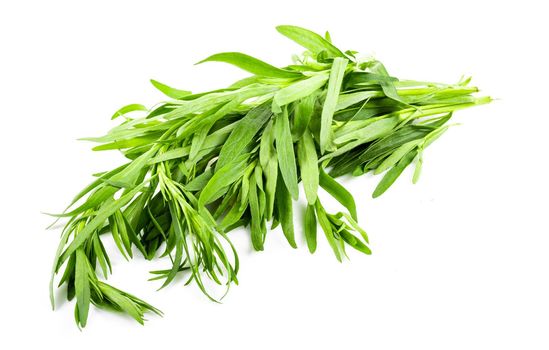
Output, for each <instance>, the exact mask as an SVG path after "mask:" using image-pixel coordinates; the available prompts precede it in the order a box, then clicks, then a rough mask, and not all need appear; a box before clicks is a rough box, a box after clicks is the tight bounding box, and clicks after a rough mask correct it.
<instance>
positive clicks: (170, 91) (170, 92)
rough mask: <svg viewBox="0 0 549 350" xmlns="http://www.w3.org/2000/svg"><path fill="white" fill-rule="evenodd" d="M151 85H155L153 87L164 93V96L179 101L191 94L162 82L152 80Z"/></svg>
mask: <svg viewBox="0 0 549 350" xmlns="http://www.w3.org/2000/svg"><path fill="white" fill-rule="evenodd" d="M151 84H153V86H154V87H155V88H157V89H158V90H159V91H160V92H162V93H163V94H164V95H166V96H168V97H171V98H175V99H179V98H181V97H184V96H188V95H190V94H191V92H190V91H187V90H179V89H175V88H173V87H170V86H168V85H166V84H162V83H161V82H159V81H157V80H154V79H151Z"/></svg>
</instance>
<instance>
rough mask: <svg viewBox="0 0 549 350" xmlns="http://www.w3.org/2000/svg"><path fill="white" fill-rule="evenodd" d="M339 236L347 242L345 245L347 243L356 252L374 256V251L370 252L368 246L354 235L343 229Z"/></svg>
mask: <svg viewBox="0 0 549 350" xmlns="http://www.w3.org/2000/svg"><path fill="white" fill-rule="evenodd" d="M339 234H340V236H341V238H342V239H343V240H344V241H345V243H347V244H348V245H350V246H351V247H353V248H355V249H356V250H358V251H360V252H362V253H364V254H367V255H370V254H372V251H371V250H370V248H368V246H367V245H366V244H364V243H363V242H362V241H361V240H360V239H359V238H358V237H356V236H355V235H353V234H352V233H351V232H349V231H347V230H345V229H343V230H341V231H339Z"/></svg>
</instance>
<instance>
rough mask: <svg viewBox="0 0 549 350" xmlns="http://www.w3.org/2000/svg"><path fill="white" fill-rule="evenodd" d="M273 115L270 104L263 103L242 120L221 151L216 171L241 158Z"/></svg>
mask: <svg viewBox="0 0 549 350" xmlns="http://www.w3.org/2000/svg"><path fill="white" fill-rule="evenodd" d="M272 115H273V113H272V112H271V106H270V104H269V103H263V104H262V105H260V106H257V107H255V108H253V109H252V110H250V111H249V112H248V113H247V114H246V115H245V116H244V117H243V118H242V119H240V120H239V121H238V122H237V125H236V127H235V128H234V129H233V131H232V132H231V134H230V135H229V137H228V138H227V140H226V141H225V143H224V144H223V147H222V148H221V151H219V158H218V160H217V164H216V169H220V168H221V167H223V166H224V165H225V164H227V163H228V162H230V161H232V160H234V159H235V158H237V157H238V156H240V155H241V154H242V153H243V152H244V150H245V148H246V146H247V145H248V144H249V143H250V142H251V141H252V139H253V138H254V136H255V135H256V134H257V133H258V132H259V130H261V129H262V128H263V126H264V125H265V123H266V122H267V121H268V120H269V119H270V118H271V116H272Z"/></svg>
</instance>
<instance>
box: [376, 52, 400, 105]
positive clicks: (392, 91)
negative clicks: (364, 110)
mask: <svg viewBox="0 0 549 350" xmlns="http://www.w3.org/2000/svg"><path fill="white" fill-rule="evenodd" d="M370 70H371V71H372V73H375V74H378V75H380V76H382V77H387V78H389V77H390V75H389V73H387V69H385V66H384V65H383V64H382V63H381V62H379V61H375V62H373V64H372V65H371V66H370ZM379 84H380V85H381V88H382V89H383V92H384V93H385V95H386V96H387V97H389V98H391V99H393V100H395V101H398V102H402V103H405V102H404V101H403V100H402V98H401V97H400V95H399V94H398V91H397V89H396V87H395V85H394V83H393V81H392V80H390V79H380V80H379Z"/></svg>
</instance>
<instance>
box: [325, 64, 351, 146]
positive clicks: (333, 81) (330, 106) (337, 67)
mask: <svg viewBox="0 0 549 350" xmlns="http://www.w3.org/2000/svg"><path fill="white" fill-rule="evenodd" d="M347 62H348V61H347V60H346V59H345V58H341V57H336V58H335V59H334V63H333V64H332V70H331V72H330V79H329V80H328V90H327V92H326V99H325V100H324V107H323V108H322V116H321V122H320V153H321V154H324V152H325V151H326V149H327V147H328V143H329V142H330V141H331V137H332V119H333V117H334V112H335V109H336V105H337V101H338V98H339V92H340V90H341V83H342V82H343V77H344V76H345V68H346V67H347Z"/></svg>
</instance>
